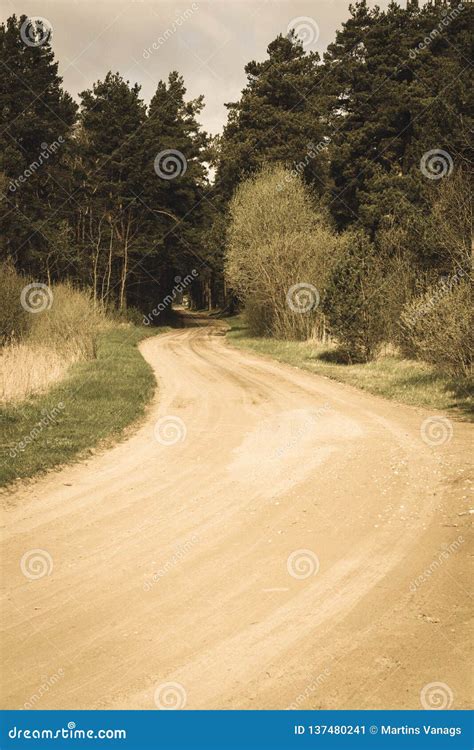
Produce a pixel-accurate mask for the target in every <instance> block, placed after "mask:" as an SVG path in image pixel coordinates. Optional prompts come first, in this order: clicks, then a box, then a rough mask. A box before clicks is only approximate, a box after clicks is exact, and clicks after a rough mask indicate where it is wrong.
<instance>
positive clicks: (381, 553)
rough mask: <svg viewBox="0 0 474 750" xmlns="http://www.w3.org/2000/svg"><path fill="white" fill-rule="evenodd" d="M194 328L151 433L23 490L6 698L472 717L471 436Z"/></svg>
mask: <svg viewBox="0 0 474 750" xmlns="http://www.w3.org/2000/svg"><path fill="white" fill-rule="evenodd" d="M189 322H190V323H191V325H190V326H188V327H186V328H183V329H179V330H174V331H173V332H171V333H168V334H164V335H160V336H156V337H153V338H150V339H147V340H146V341H144V342H143V343H142V345H141V352H142V353H143V356H144V357H145V359H146V360H147V361H148V362H149V363H150V364H151V365H152V367H153V369H154V371H155V373H156V377H157V380H158V384H159V387H158V390H157V396H156V398H155V400H154V402H153V404H152V406H151V407H150V408H149V410H148V412H147V416H146V419H145V420H144V421H143V423H142V425H141V426H140V427H139V428H138V429H137V430H136V431H135V432H134V433H133V434H132V435H131V437H129V438H128V439H127V440H126V441H124V442H122V443H120V444H118V445H116V446H115V447H114V448H112V449H109V450H107V451H105V452H102V453H99V454H96V455H94V456H93V457H92V458H90V459H88V460H87V461H85V462H81V463H77V464H75V465H73V466H69V467H65V468H63V469H61V470H59V471H56V472H52V473H50V474H48V475H47V476H46V477H43V478H40V479H39V480H36V481H34V482H31V483H28V484H23V485H21V487H19V488H17V489H16V490H15V492H14V494H9V495H7V496H6V502H5V510H4V514H3V518H4V525H3V542H2V544H3V552H2V556H3V560H4V565H3V584H4V590H3V594H2V601H3V605H2V629H3V641H2V642H3V652H4V653H3V656H4V658H3V662H4V669H3V677H2V695H3V698H2V707H3V708H22V707H24V706H26V707H34V708H41V709H51V708H55V709H72V708H79V709H91V708H128V709H147V708H155V707H158V708H160V707H176V708H189V709H203V708H232V709H236V708H266V709H268V708H287V707H293V708H297V707H298V708H414V709H416V708H420V707H422V706H424V707H426V708H429V707H434V705H433V704H434V703H435V702H436V701H439V700H441V702H442V703H443V704H444V705H445V706H446V707H448V706H451V707H452V708H466V707H468V705H469V703H470V693H471V684H470V677H469V666H468V664H469V627H468V613H469V594H468V590H469V587H470V575H469V570H468V526H469V520H470V518H472V516H470V515H469V513H468V512H467V511H468V509H469V507H472V500H471V504H470V498H469V487H470V486H471V487H472V485H469V482H468V476H467V469H466V463H467V461H466V457H467V454H468V449H469V447H470V443H471V440H472V427H471V426H470V425H467V424H463V423H459V422H454V421H452V422H451V423H447V422H446V421H444V420H443V419H442V418H441V415H439V414H437V413H430V412H426V411H425V410H420V409H413V408H410V407H406V406H400V405H397V404H395V403H391V402H387V401H384V400H382V399H379V398H377V397H374V396H370V395H368V394H364V393H362V392H360V391H357V390H356V389H354V388H351V387H349V386H345V385H340V384H338V383H335V382H333V381H330V380H327V379H325V378H321V377H316V376H313V375H311V374H309V373H305V372H302V371H300V370H297V369H295V368H292V367H289V366H285V365H282V364H278V363H276V362H274V361H271V360H267V359H264V358H260V357H258V356H256V355H253V354H250V353H245V352H242V351H237V350H235V349H233V348H232V347H231V346H229V345H228V344H227V342H226V340H225V338H224V337H223V336H222V335H220V334H221V333H222V328H220V327H219V323H211V322H209V321H207V320H206V319H205V318H199V317H191V316H190V318H189ZM426 420H429V421H428V422H427V421H426ZM451 429H452V436H451ZM32 551H36V552H32ZM435 683H439V684H440V685H441V687H440V685H436V684H435Z"/></svg>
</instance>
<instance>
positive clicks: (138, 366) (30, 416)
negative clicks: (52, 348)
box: [0, 326, 168, 486]
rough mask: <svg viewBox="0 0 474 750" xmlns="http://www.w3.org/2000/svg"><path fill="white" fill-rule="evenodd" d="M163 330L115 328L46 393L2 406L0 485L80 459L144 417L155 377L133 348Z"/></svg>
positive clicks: (106, 332)
mask: <svg viewBox="0 0 474 750" xmlns="http://www.w3.org/2000/svg"><path fill="white" fill-rule="evenodd" d="M165 330H168V329H166V328H152V329H150V328H145V327H140V328H138V327H137V328H135V327H126V328H125V327H119V326H113V327H111V328H108V329H107V330H106V331H104V333H102V334H101V335H100V337H99V340H98V347H97V358H96V359H92V360H86V361H83V362H79V363H77V364H75V365H73V366H72V367H71V368H70V370H69V373H68V376H67V377H66V378H65V379H64V380H62V381H61V382H60V383H59V384H58V385H56V386H54V387H52V388H51V389H50V390H48V391H47V392H46V393H45V394H42V395H37V396H34V397H31V398H29V399H28V400H26V401H23V402H21V403H20V404H18V405H7V406H2V407H1V408H0V420H1V423H2V444H1V463H0V486H4V485H6V484H8V483H9V482H12V481H13V480H15V479H17V478H26V477H31V476H33V475H34V474H36V473H38V472H43V471H46V470H47V469H51V468H52V467H53V466H58V465H60V464H63V463H66V462H68V461H71V459H73V458H78V457H83V456H84V455H85V454H86V452H87V451H89V452H90V450H91V449H92V448H94V447H97V445H98V444H99V443H101V442H102V441H104V440H105V439H106V438H112V437H115V438H117V437H118V436H119V435H120V433H121V432H122V431H123V429H124V428H125V427H127V426H128V425H129V424H131V423H132V422H133V421H135V420H136V419H138V418H139V417H140V416H142V415H143V413H144V411H145V407H146V405H147V403H148V401H149V400H150V398H151V397H152V395H153V392H154V389H155V385H156V382H155V377H154V375H153V371H152V369H151V367H150V366H149V365H148V363H147V362H145V360H144V359H143V357H142V356H141V354H140V352H139V351H138V349H137V344H138V342H139V341H141V340H142V339H144V338H146V337H147V336H153V335H155V334H157V333H160V332H163V331H165Z"/></svg>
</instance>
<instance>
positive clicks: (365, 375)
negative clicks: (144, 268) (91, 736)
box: [226, 315, 474, 420]
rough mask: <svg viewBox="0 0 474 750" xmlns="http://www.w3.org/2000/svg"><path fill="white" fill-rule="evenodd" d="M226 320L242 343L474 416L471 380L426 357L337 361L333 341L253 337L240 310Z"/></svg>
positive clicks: (398, 396)
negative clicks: (451, 373)
mask: <svg viewBox="0 0 474 750" xmlns="http://www.w3.org/2000/svg"><path fill="white" fill-rule="evenodd" d="M226 322H227V323H228V324H229V325H230V328H231V330H230V331H229V333H228V334H227V338H228V339H229V341H230V343H231V344H232V345H233V346H236V347H238V348H242V349H251V350H252V351H254V352H257V353H258V354H265V355H268V356H270V357H274V358H275V359H277V360H279V361H280V362H286V363H287V364H290V365H294V366H295V367H300V368H302V369H304V370H309V371H310V372H314V373H316V374H317V375H325V376H326V377H328V378H332V379H334V380H338V381H340V382H342V383H349V384H350V385H354V386H356V387H357V388H361V389H362V390H365V391H368V392H369V393H374V394H376V395H377V396H384V397H385V398H389V399H393V400H395V401H400V402H401V403H404V404H411V405H412V406H424V407H427V408H432V409H441V410H444V411H452V412H453V416H458V417H460V418H463V419H468V420H472V419H473V416H474V409H473V402H474V399H473V389H472V383H469V382H468V381H466V380H462V379H459V380H455V379H453V378H449V377H447V376H445V375H443V374H441V373H439V372H438V371H436V369H435V368H434V367H432V366H431V365H428V364H425V363H424V362H418V361H414V360H407V359H403V358H401V357H397V356H394V355H385V356H383V355H381V356H379V357H378V358H377V359H376V360H374V361H373V362H368V363H366V364H355V365H349V364H344V363H343V362H341V361H338V360H339V359H340V358H339V355H338V351H337V348H336V347H334V346H325V345H321V344H318V343H314V342H308V341H280V340H277V339H272V338H254V337H251V336H249V334H248V331H247V327H246V324H245V319H244V317H243V316H241V315H238V316H235V317H232V318H226Z"/></svg>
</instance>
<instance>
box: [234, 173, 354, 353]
mask: <svg viewBox="0 0 474 750" xmlns="http://www.w3.org/2000/svg"><path fill="white" fill-rule="evenodd" d="M340 246H341V241H340V239H339V237H338V236H337V235H336V234H335V232H334V231H332V229H331V228H330V226H329V222H328V221H327V220H326V218H325V216H324V214H323V212H322V211H321V210H318V209H317V208H316V207H315V206H314V205H313V201H312V198H311V196H310V194H309V192H308V189H307V188H306V187H305V185H304V183H303V182H302V180H301V179H300V178H295V177H291V175H290V173H289V172H287V171H286V170H285V169H284V168H283V167H281V166H271V167H264V168H263V169H262V171H261V172H259V173H258V174H257V175H256V176H254V177H252V178H250V179H248V180H246V181H245V182H244V183H242V184H241V185H240V187H239V188H238V189H237V191H236V194H235V196H234V198H233V200H232V202H231V206H230V226H229V230H228V237H227V250H226V263H225V270H226V276H227V279H228V281H229V284H230V286H231V287H232V289H233V290H234V292H235V293H236V295H237V296H238V298H239V299H240V300H241V301H242V302H243V303H244V306H245V309H246V315H247V320H248V323H249V327H250V331H251V333H252V334H256V335H261V334H268V335H274V336H277V337H281V338H288V339H304V338H308V336H310V335H311V334H312V333H313V331H314V330H315V328H316V327H317V326H318V323H319V321H320V318H321V311H320V309H319V308H318V302H319V298H320V295H321V294H322V293H323V292H324V288H325V285H326V283H327V279H328V278H329V275H330V270H331V268H332V266H333V265H334V263H335V262H336V261H337V258H338V255H339V253H340Z"/></svg>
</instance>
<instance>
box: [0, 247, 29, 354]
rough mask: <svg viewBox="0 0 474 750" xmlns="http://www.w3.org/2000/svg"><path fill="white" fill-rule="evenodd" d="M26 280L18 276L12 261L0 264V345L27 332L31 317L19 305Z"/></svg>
mask: <svg viewBox="0 0 474 750" xmlns="http://www.w3.org/2000/svg"><path fill="white" fill-rule="evenodd" d="M27 283H28V280H27V279H24V278H22V277H21V276H19V275H18V274H17V272H16V270H15V267H14V265H13V263H12V261H10V260H7V261H4V262H2V263H0V296H1V300H2V303H1V305H0V343H1V344H5V343H6V342H8V341H9V340H11V339H20V338H21V337H22V336H24V335H25V334H26V332H27V331H28V327H29V324H30V322H31V316H30V315H29V313H28V312H27V311H26V310H25V309H24V308H23V307H22V305H21V292H22V289H23V288H24V286H25V284H27Z"/></svg>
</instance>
